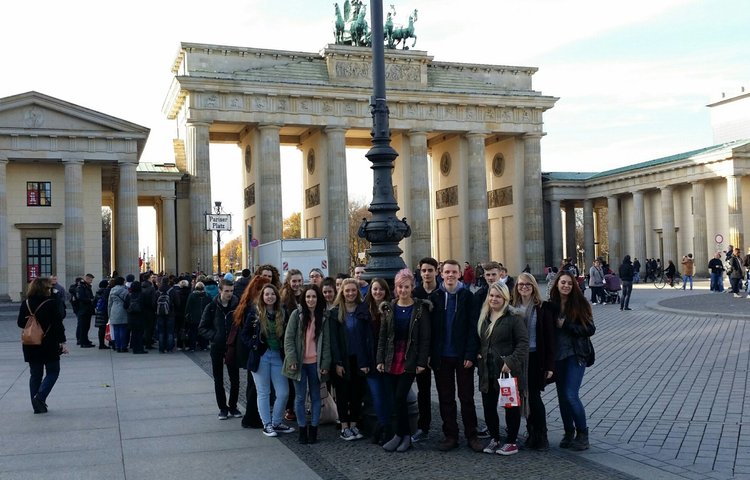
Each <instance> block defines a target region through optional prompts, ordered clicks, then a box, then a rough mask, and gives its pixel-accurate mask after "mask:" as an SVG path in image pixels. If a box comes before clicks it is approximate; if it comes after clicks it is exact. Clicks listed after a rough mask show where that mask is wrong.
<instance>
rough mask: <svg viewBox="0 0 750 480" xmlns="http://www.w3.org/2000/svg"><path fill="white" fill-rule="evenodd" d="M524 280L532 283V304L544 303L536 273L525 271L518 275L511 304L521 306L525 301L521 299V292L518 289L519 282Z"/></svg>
mask: <svg viewBox="0 0 750 480" xmlns="http://www.w3.org/2000/svg"><path fill="white" fill-rule="evenodd" d="M521 280H523V281H524V282H526V283H530V284H531V289H532V290H533V292H532V295H531V304H532V305H541V304H542V295H541V293H540V292H539V284H537V283H536V279H535V278H534V275H532V274H530V273H526V272H523V273H521V274H519V275H518V277H516V284H515V285H514V286H513V295H512V301H511V305H513V306H514V307H518V306H521V304H522V303H523V300H521V294H520V293H519V290H518V284H519V283H520V282H521Z"/></svg>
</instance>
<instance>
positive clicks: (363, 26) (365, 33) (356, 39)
mask: <svg viewBox="0 0 750 480" xmlns="http://www.w3.org/2000/svg"><path fill="white" fill-rule="evenodd" d="M366 14H367V7H366V6H365V5H361V6H360V8H359V15H357V19H356V20H354V21H352V25H351V28H350V29H349V33H350V34H351V36H352V45H354V46H356V47H362V46H367V43H368V38H369V33H370V32H369V27H368V25H367V18H366Z"/></svg>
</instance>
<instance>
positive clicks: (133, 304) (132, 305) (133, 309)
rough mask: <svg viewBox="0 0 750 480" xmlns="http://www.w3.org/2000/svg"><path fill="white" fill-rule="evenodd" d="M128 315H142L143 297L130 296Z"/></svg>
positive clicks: (130, 294)
mask: <svg viewBox="0 0 750 480" xmlns="http://www.w3.org/2000/svg"><path fill="white" fill-rule="evenodd" d="M127 312H128V313H141V296H140V294H139V295H138V296H133V294H132V293H129V294H128V308H127Z"/></svg>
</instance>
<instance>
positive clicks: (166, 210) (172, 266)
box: [159, 195, 180, 275]
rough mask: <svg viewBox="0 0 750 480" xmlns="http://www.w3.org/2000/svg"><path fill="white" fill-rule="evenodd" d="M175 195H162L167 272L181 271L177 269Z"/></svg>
mask: <svg viewBox="0 0 750 480" xmlns="http://www.w3.org/2000/svg"><path fill="white" fill-rule="evenodd" d="M176 198H177V197H175V196H174V195H170V196H163V197H161V234H160V235H159V238H160V239H161V245H162V248H163V249H164V251H163V252H162V258H164V270H165V272H166V273H167V274H169V273H174V274H175V275H177V274H179V273H180V272H179V271H178V269H177V231H176V225H177V222H176V220H175V206H174V202H175V199H176Z"/></svg>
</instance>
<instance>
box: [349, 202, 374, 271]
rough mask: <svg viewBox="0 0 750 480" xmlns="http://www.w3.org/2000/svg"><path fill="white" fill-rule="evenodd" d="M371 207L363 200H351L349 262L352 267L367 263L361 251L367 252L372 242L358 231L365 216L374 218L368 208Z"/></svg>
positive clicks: (369, 218)
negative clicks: (361, 236) (361, 255)
mask: <svg viewBox="0 0 750 480" xmlns="http://www.w3.org/2000/svg"><path fill="white" fill-rule="evenodd" d="M369 207H370V205H369V204H367V203H365V202H364V201H361V200H351V201H349V251H350V255H351V260H350V262H349V263H350V265H351V267H352V269H353V268H354V267H355V266H356V265H362V264H365V263H367V261H366V258H362V259H360V253H362V254H366V252H367V250H368V249H369V248H370V242H368V241H367V240H365V239H364V238H359V235H357V231H358V230H359V226H360V224H361V223H362V219H363V218H366V219H368V220H371V219H372V213H371V212H370V211H369V210H367V209H368V208H369Z"/></svg>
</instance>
